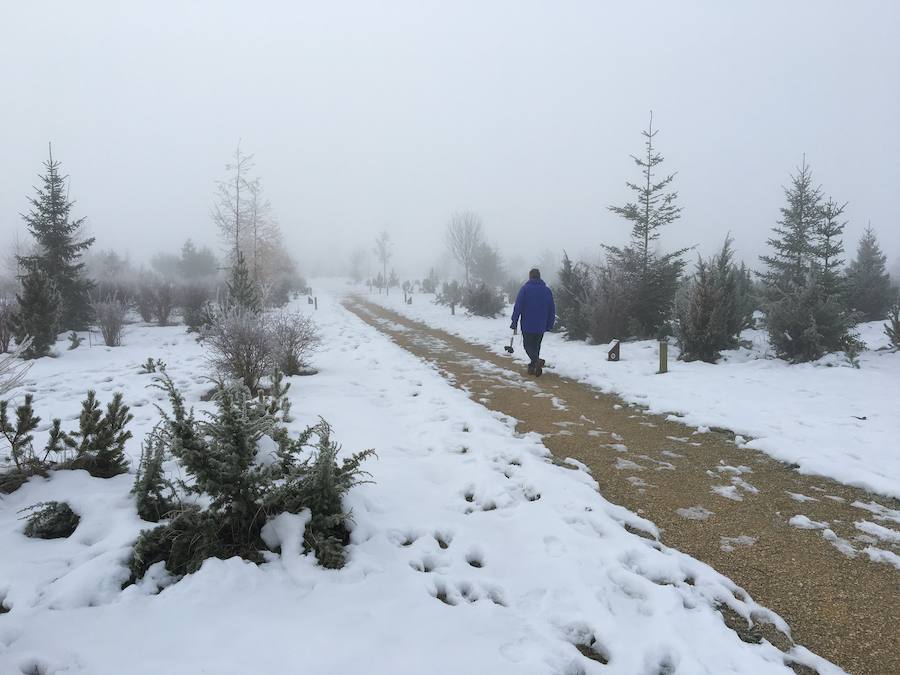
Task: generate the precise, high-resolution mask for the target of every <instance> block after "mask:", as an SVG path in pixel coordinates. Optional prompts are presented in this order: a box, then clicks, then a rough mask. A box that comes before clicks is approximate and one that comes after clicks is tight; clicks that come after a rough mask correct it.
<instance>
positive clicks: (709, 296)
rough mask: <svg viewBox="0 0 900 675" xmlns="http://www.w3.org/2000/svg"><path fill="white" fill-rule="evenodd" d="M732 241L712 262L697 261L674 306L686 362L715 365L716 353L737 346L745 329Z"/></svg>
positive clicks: (726, 242)
mask: <svg viewBox="0 0 900 675" xmlns="http://www.w3.org/2000/svg"><path fill="white" fill-rule="evenodd" d="M731 241H732V240H731V237H730V236H728V237H726V238H725V243H724V244H723V245H722V249H721V251H719V253H718V254H717V255H716V256H715V257H713V259H712V260H711V261H707V260H703V258H701V257H698V259H697V268H696V272H695V274H694V277H693V278H692V279H691V280H690V281H689V282H688V285H687V288H686V292H685V294H684V297H683V298H681V300H680V301H679V302H678V303H677V304H676V333H677V335H678V342H679V344H680V345H681V356H680V358H681V359H683V360H685V361H697V360H700V361H706V362H708V363H715V362H716V361H717V360H718V359H719V356H720V354H719V352H720V351H721V350H723V349H733V348H734V347H736V346H737V343H738V336H739V334H740V332H741V329H742V328H743V325H744V317H743V316H742V308H741V304H740V303H741V296H740V285H741V275H742V270H741V268H739V267H737V265H735V264H734V263H733V262H732V258H733V256H734V253H733V251H732V248H731Z"/></svg>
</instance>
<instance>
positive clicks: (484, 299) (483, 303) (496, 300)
mask: <svg viewBox="0 0 900 675" xmlns="http://www.w3.org/2000/svg"><path fill="white" fill-rule="evenodd" d="M462 304H463V307H465V308H466V309H467V310H469V312H471V313H472V314H475V315H476V316H487V317H490V318H494V317H495V316H497V315H498V314H500V313H501V312H502V311H503V309H504V308H505V307H506V299H505V297H504V296H503V293H501V292H498V291H497V290H496V289H495V288H493V287H491V286H488V285H487V284H483V283H482V284H477V285H473V286H470V287H469V288H467V289H466V290H465V292H464V293H463V300H462Z"/></svg>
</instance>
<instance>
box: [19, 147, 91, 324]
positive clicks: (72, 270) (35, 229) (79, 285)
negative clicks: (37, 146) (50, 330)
mask: <svg viewBox="0 0 900 675" xmlns="http://www.w3.org/2000/svg"><path fill="white" fill-rule="evenodd" d="M44 168H45V173H44V174H43V175H42V176H41V177H40V178H41V185H40V186H39V187H35V191H36V195H35V196H34V197H30V198H29V199H28V201H29V203H30V204H31V210H30V211H29V212H28V213H27V214H22V218H23V219H24V220H25V223H26V225H27V226H28V231H29V232H31V234H32V236H33V237H34V239H35V243H37V245H38V251H37V252H36V253H35V254H34V255H29V256H18V257H17V259H18V262H19V264H20V265H21V266H22V267H23V268H24V269H25V270H27V271H31V270H40V271H42V272H43V273H44V274H45V275H46V276H47V278H48V279H49V281H50V282H51V283H52V285H53V286H54V287H55V288H56V291H57V292H58V293H59V299H60V316H59V328H60V329H61V330H76V329H82V328H84V327H85V326H86V325H87V323H88V321H89V320H90V317H91V306H90V298H89V292H90V289H91V288H92V284H91V282H90V281H89V280H88V279H87V278H85V276H84V274H83V270H84V263H83V262H82V261H81V256H82V254H83V253H84V252H85V251H86V250H87V249H88V248H90V246H91V245H92V244H93V243H94V239H93V237H90V238H87V239H81V238H80V235H81V228H82V225H83V224H84V220H85V219H84V218H78V219H77V220H73V219H72V217H71V210H72V205H73V204H74V202H73V201H71V200H69V198H68V190H67V187H66V181H67V179H68V177H67V176H64V175H62V174H61V173H60V163H59V162H58V161H56V160H54V159H53V152H52V148H51V151H50V157H49V159H48V160H47V161H46V162H44ZM23 311H25V309H24V308H23Z"/></svg>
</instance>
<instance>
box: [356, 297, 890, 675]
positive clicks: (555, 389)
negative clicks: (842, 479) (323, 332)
mask: <svg viewBox="0 0 900 675" xmlns="http://www.w3.org/2000/svg"><path fill="white" fill-rule="evenodd" d="M345 306H346V307H347V308H348V309H349V310H350V311H352V312H354V313H355V314H357V315H358V316H359V317H360V318H361V319H363V320H364V321H366V322H367V323H369V324H371V325H373V326H375V327H376V328H378V330H380V331H382V332H383V333H386V334H387V335H389V336H390V337H391V338H392V339H393V340H394V341H395V342H396V343H397V344H399V345H400V346H402V347H404V348H405V349H407V350H408V351H410V352H412V353H413V354H415V355H416V356H418V357H420V358H422V359H424V360H426V361H428V362H430V363H432V364H434V365H435V366H436V367H437V368H438V369H439V370H440V371H441V372H442V373H443V374H444V375H445V377H447V378H448V379H450V380H451V381H452V382H453V383H454V384H455V385H456V386H458V387H461V388H463V389H465V390H466V391H467V392H468V393H469V394H470V396H471V397H472V398H473V399H475V400H477V401H479V402H481V403H482V404H484V405H485V406H486V407H488V408H490V409H492V410H495V411H497V412H499V413H502V414H504V415H508V416H509V417H511V418H513V419H515V420H517V421H518V424H517V427H516V428H517V431H518V432H522V433H524V432H529V431H533V432H537V433H539V434H541V435H542V436H543V439H544V443H545V445H546V446H547V447H548V448H549V449H550V450H551V452H552V453H553V454H554V456H555V457H556V458H557V459H558V460H560V461H562V460H564V459H565V458H572V459H575V460H577V461H579V462H582V463H583V464H584V465H586V466H587V467H588V468H589V470H590V472H591V474H592V475H593V476H594V478H595V479H596V480H597V482H598V483H599V484H600V490H601V492H603V495H604V496H605V497H606V498H607V499H609V500H610V501H612V502H616V503H618V504H622V505H623V506H626V507H627V508H629V509H631V510H633V511H635V512H637V513H639V514H641V515H642V516H644V517H646V518H648V519H650V520H652V521H653V522H655V523H656V524H657V526H658V527H659V528H660V530H661V532H662V541H663V542H664V543H665V544H667V545H668V546H672V547H673V548H677V549H679V550H682V551H684V552H686V553H688V554H690V555H692V556H694V557H696V558H698V559H700V560H703V561H705V562H707V563H708V564H710V565H712V566H713V567H714V568H716V569H717V570H718V571H719V572H721V573H722V574H725V575H727V576H728V577H730V578H731V579H733V580H734V581H735V582H736V583H738V584H739V585H740V586H742V587H743V588H744V589H746V590H747V591H748V592H749V593H750V594H751V595H752V596H753V597H754V598H755V599H756V601H757V602H760V603H761V604H763V605H765V606H767V607H769V608H771V609H773V610H774V611H776V612H778V613H779V614H780V615H781V616H782V617H784V619H785V620H786V621H787V622H788V623H789V624H790V626H791V631H792V636H791V638H788V637H786V636H784V635H782V634H780V633H778V632H777V631H774V630H770V629H767V627H764V626H759V625H757V626H752V627H751V626H746V625H743V626H741V625H738V623H739V620H737V619H736V618H735V617H725V620H726V622H729V625H732V623H734V624H735V625H733V626H732V627H733V628H735V629H736V630H737V631H738V633H739V635H741V637H742V639H745V640H759V639H763V638H764V639H768V640H769V641H770V642H772V643H773V644H776V645H778V646H780V647H785V646H787V645H788V644H789V643H790V640H791V639H793V640H796V642H797V643H799V644H802V645H804V646H806V647H808V648H809V649H811V650H812V651H814V652H816V653H818V654H819V655H821V656H823V657H825V658H827V659H830V660H831V661H833V662H834V663H836V664H838V665H840V666H841V667H842V668H844V669H845V670H847V671H848V672H850V673H859V674H863V673H866V674H873V675H876V674H877V675H889V674H900V569H897V568H896V567H895V565H896V564H900V558H897V557H896V556H898V555H900V503H898V502H897V500H889V499H886V498H884V497H880V496H876V495H872V494H870V493H867V492H865V491H862V490H859V489H856V488H850V487H847V486H844V485H841V484H839V483H835V482H833V481H830V480H827V479H824V478H820V477H816V476H804V475H800V474H799V473H797V472H796V471H795V470H793V468H792V467H790V466H787V465H785V464H783V463H781V462H778V461H776V460H773V459H771V458H770V457H768V456H766V455H764V454H762V453H759V452H757V451H753V450H747V449H744V448H741V447H739V446H738V445H736V444H735V442H734V438H733V434H731V433H729V432H728V431H726V430H713V431H708V432H705V433H700V432H698V431H697V430H696V429H693V428H691V427H687V426H684V425H682V424H680V423H678V422H677V421H673V420H671V419H666V418H663V417H659V416H653V415H649V414H645V412H644V411H643V410H641V409H640V408H638V407H635V406H629V405H627V404H625V403H623V402H622V401H621V400H620V399H618V398H616V397H614V396H611V395H607V394H603V393H601V392H599V391H597V390H594V389H591V388H589V387H587V386H585V385H583V384H580V383H577V382H574V381H572V380H569V379H566V378H561V377H559V376H557V375H555V374H553V373H552V372H548V371H545V374H544V376H543V377H541V378H540V379H536V378H533V377H530V376H528V375H527V374H526V373H525V368H524V363H522V361H521V355H518V358H508V357H501V356H497V355H494V354H491V353H489V352H487V351H486V350H484V349H481V348H479V347H476V346H474V345H472V344H470V343H468V342H465V341H463V340H461V339H459V338H457V337H454V336H451V335H449V334H448V333H445V332H443V331H439V330H435V329H431V328H428V327H427V326H425V325H423V324H420V323H417V322H414V321H411V320H409V319H407V318H405V317H403V316H401V315H399V314H397V313H395V312H392V311H390V310H387V309H384V308H382V307H380V306H378V305H374V304H372V303H369V302H367V301H366V300H364V299H363V298H359V297H353V298H350V299H348V300H347V301H346V302H345ZM598 358H601V355H600V354H599V352H598ZM685 395H686V396H689V395H690V392H685ZM872 556H875V557H877V558H879V560H877V561H876V560H873V559H872ZM891 556H895V557H893V558H892V557H891ZM892 560H893V561H894V562H893V563H892V562H891V561H892ZM796 670H797V672H803V673H809V672H811V671H809V670H808V669H803V668H801V667H797V668H796Z"/></svg>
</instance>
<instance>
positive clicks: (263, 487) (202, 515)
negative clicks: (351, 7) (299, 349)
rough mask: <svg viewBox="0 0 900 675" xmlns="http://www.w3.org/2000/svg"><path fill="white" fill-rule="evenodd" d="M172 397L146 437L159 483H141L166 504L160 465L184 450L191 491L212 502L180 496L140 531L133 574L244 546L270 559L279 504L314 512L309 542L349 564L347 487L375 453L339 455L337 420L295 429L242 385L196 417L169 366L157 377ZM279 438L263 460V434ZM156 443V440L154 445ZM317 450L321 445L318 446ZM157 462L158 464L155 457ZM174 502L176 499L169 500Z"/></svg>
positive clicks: (326, 560) (331, 563)
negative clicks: (268, 528) (267, 552)
mask: <svg viewBox="0 0 900 675" xmlns="http://www.w3.org/2000/svg"><path fill="white" fill-rule="evenodd" d="M158 383H159V386H160V387H162V388H163V389H164V390H165V391H166V392H167V394H168V397H169V402H170V404H171V406H172V413H171V415H167V416H166V417H165V419H164V421H163V423H162V428H161V429H159V430H158V432H156V437H155V439H152V440H151V442H150V443H149V444H148V445H147V446H146V447H147V448H152V450H151V452H150V453H148V452H147V451H146V450H145V453H144V456H145V459H144V460H142V464H143V465H144V467H145V469H144V470H143V472H142V475H143V476H145V477H147V476H150V475H151V473H152V474H154V475H155V476H156V478H154V479H152V480H146V481H145V484H146V485H150V487H148V488H146V489H144V488H141V489H142V491H143V492H144V493H145V494H146V495H148V497H150V498H151V501H155V504H154V505H152V507H151V508H156V510H157V512H158V511H159V507H158V504H159V503H160V500H167V499H168V498H166V497H163V496H162V488H161V485H162V482H161V479H160V478H159V477H160V476H161V473H160V470H159V468H158V467H159V466H160V465H161V457H162V456H163V453H164V452H165V450H164V449H161V445H160V444H162V445H164V446H167V449H168V451H170V452H171V454H172V455H173V456H174V457H175V458H177V459H178V461H179V462H180V463H181V465H182V467H183V469H184V471H185V472H186V473H187V474H188V476H190V478H191V480H189V481H185V482H183V483H180V489H181V490H182V491H183V492H184V496H188V495H201V496H203V497H204V498H205V499H204V503H206V504H207V506H205V507H203V508H201V507H199V506H197V505H195V504H186V505H183V500H182V504H181V505H178V506H174V507H173V508H172V509H171V510H170V511H169V516H170V520H169V521H168V522H166V523H165V524H163V525H161V526H160V527H157V528H155V529H152V530H147V531H145V532H142V533H141V536H140V537H139V538H138V541H137V543H136V544H135V549H134V557H133V560H132V564H131V571H132V576H133V578H134V579H139V578H141V577H142V576H143V575H144V574H145V573H146V571H147V569H148V568H149V567H150V566H151V565H153V564H155V563H157V562H160V561H165V567H166V569H167V570H168V571H169V572H171V573H173V574H176V575H183V574H188V573H191V572H194V571H196V570H197V569H199V568H200V566H201V565H202V564H203V561H204V560H206V559H207V558H211V557H216V558H229V557H232V556H235V555H237V556H240V557H242V558H244V559H246V560H250V561H253V562H261V561H262V556H261V553H260V551H261V550H263V549H264V548H265V543H264V542H263V538H262V530H263V527H264V526H265V524H266V521H267V519H268V518H270V517H274V516H276V515H278V514H280V513H285V512H288V513H300V512H302V511H303V510H304V509H309V510H310V512H311V520H310V522H309V524H308V525H307V527H306V532H305V534H304V542H305V545H306V547H307V549H308V550H312V551H314V552H315V554H316V556H317V557H318V559H319V561H320V563H321V564H322V565H324V566H328V567H340V566H341V565H342V564H343V546H344V544H345V543H346V539H347V530H346V526H345V523H346V520H347V518H348V517H349V515H348V514H347V513H346V512H345V511H344V509H343V506H342V497H343V496H344V494H345V493H346V492H347V491H348V490H349V489H350V488H351V487H353V486H354V485H356V484H357V483H359V482H360V480H361V478H362V477H363V475H364V474H363V472H362V470H361V469H360V464H361V462H362V461H363V460H365V459H366V458H367V457H368V456H370V455H371V454H372V451H371V450H367V451H365V452H360V453H356V454H354V455H352V456H351V457H349V458H346V459H344V460H343V461H342V462H341V463H338V462H337V460H336V456H337V453H338V450H339V447H338V446H337V445H336V444H335V443H333V442H332V441H331V436H330V434H331V428H330V427H329V426H328V425H327V424H326V423H325V422H324V421H322V422H320V423H319V424H317V425H315V426H313V427H309V428H307V429H306V430H305V431H304V432H303V433H301V434H300V435H299V436H298V437H297V438H294V439H292V438H290V437H289V435H288V433H287V431H286V430H285V429H284V427H282V426H280V424H279V420H278V417H277V415H275V414H272V413H271V412H270V409H269V404H268V402H266V401H265V400H263V399H261V397H257V396H253V395H252V394H251V393H250V391H249V390H248V389H247V388H245V387H241V386H233V387H226V386H220V387H219V389H218V390H217V392H216V396H215V402H216V411H215V412H213V413H211V414H209V415H207V416H206V418H204V419H199V420H198V419H195V417H194V414H193V411H192V410H190V411H189V410H188V409H187V408H186V407H185V404H184V399H183V398H182V396H181V394H180V392H179V391H178V390H177V389H176V387H175V386H174V384H173V383H172V380H171V379H170V378H169V377H168V375H164V376H162V377H161V378H160V379H159V380H158ZM265 436H268V437H269V438H272V439H274V440H275V441H276V443H277V448H278V449H277V456H276V458H275V459H276V461H260V459H259V457H258V448H259V446H260V441H261V440H262V439H263V437H265ZM154 446H155V447H154ZM310 453H312V454H311V455H310ZM154 463H156V464H157V466H156V468H154V467H152V466H151V465H152V464H154ZM166 503H167V504H168V503H174V502H166Z"/></svg>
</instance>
